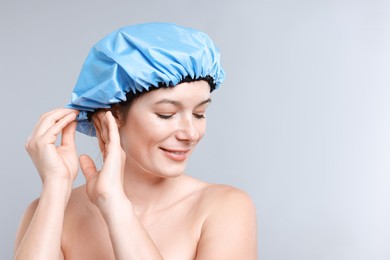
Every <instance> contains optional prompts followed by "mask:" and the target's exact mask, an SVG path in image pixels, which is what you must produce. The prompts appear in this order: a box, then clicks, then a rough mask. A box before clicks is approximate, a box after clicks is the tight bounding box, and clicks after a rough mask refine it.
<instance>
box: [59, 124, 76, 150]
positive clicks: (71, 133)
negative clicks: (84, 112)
mask: <svg viewBox="0 0 390 260" xmlns="http://www.w3.org/2000/svg"><path fill="white" fill-rule="evenodd" d="M76 127H77V122H76V121H73V122H70V123H69V124H68V125H67V126H65V128H64V129H63V130H62V141H61V145H63V146H70V147H75V143H74V140H75V135H76Z"/></svg>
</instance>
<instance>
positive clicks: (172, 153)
mask: <svg viewBox="0 0 390 260" xmlns="http://www.w3.org/2000/svg"><path fill="white" fill-rule="evenodd" d="M160 149H161V150H162V151H163V152H164V154H165V155H166V156H167V157H168V158H169V159H172V160H174V161H184V160H186V159H187V157H188V154H189V151H190V150H170V149H165V148H162V147H160Z"/></svg>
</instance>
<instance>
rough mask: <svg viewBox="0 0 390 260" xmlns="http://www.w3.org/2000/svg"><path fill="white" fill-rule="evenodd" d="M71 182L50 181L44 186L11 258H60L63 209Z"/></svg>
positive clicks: (40, 259)
mask: <svg viewBox="0 0 390 260" xmlns="http://www.w3.org/2000/svg"><path fill="white" fill-rule="evenodd" d="M71 189H72V186H71V183H67V182H59V181H55V182H54V181H53V182H50V183H46V184H44V185H43V189H42V193H41V196H40V199H39V203H38V206H37V208H36V210H35V213H34V215H33V217H32V219H31V222H30V224H29V226H28V228H27V230H26V232H25V233H24V236H23V239H22V240H21V242H20V244H19V246H18V249H17V251H16V253H15V257H14V259H29V260H30V259H39V260H43V259H51V260H52V259H59V258H60V256H61V254H62V253H61V234H62V226H63V220H64V211H65V208H66V205H67V203H68V199H69V195H70V192H71Z"/></svg>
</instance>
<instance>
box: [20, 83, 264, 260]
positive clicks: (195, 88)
mask: <svg viewBox="0 0 390 260" xmlns="http://www.w3.org/2000/svg"><path fill="white" fill-rule="evenodd" d="M209 103H210V89H209V86H208V83H207V82H205V81H195V82H191V83H182V84H179V85H177V86H175V87H174V88H167V89H158V90H154V91H152V92H149V93H147V94H145V95H143V96H141V97H140V98H138V99H136V100H135V101H134V103H133V104H132V106H131V107H130V110H129V112H128V114H127V117H126V118H125V116H124V115H119V116H118V118H114V117H113V115H112V114H111V112H109V111H104V112H99V113H97V114H96V115H95V116H94V124H95V128H96V130H97V137H98V142H99V147H100V150H101V152H102V154H103V166H102V168H101V169H100V170H97V169H96V167H95V164H94V162H93V160H92V159H91V158H90V157H89V156H87V155H81V156H80V158H79V159H78V158H77V157H78V156H77V153H76V148H75V143H74V139H75V128H76V122H75V118H76V116H77V113H78V112H77V111H75V110H71V109H57V110H54V111H52V112H49V113H47V114H45V115H43V116H42V117H41V119H40V121H39V122H38V124H37V126H36V127H35V129H34V131H33V133H32V135H31V137H30V138H29V140H28V141H27V144H26V150H27V151H28V153H29V155H30V157H31V158H32V160H33V162H34V164H35V166H36V168H37V170H38V172H39V175H40V177H41V179H42V183H43V186H42V193H41V196H40V198H39V199H37V200H35V201H33V202H32V203H31V205H30V206H29V207H28V209H27V210H26V213H25V215H24V217H23V219H22V222H21V225H20V227H19V230H18V233H17V238H16V243H15V259H39V260H42V259H94V260H95V259H105V260H106V259H148V260H151V259H179V260H184V259H207V260H210V259H249V260H250V259H257V248H256V245H257V241H256V216H255V208H254V206H253V203H252V202H251V200H250V198H249V197H248V196H247V194H245V193H244V192H242V191H240V190H238V189H236V188H233V187H230V186H225V185H215V184H209V183H206V182H202V181H199V180H196V179H194V178H192V177H190V176H188V175H185V174H184V171H185V167H186V164H187V161H188V158H189V157H190V155H191V152H192V151H193V149H194V148H195V146H196V144H197V143H198V142H199V141H200V140H201V139H202V137H203V135H204V133H205V128H206V120H205V112H206V109H207V106H208V104H209ZM59 134H62V141H61V144H60V145H58V146H56V145H55V141H56V139H57V136H58V135H59ZM79 165H80V167H81V169H82V172H83V174H84V176H85V179H86V185H83V186H80V187H78V188H75V189H73V190H72V184H73V181H74V179H75V177H76V175H77V170H78V166H79Z"/></svg>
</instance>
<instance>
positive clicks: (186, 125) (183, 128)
mask: <svg viewBox="0 0 390 260" xmlns="http://www.w3.org/2000/svg"><path fill="white" fill-rule="evenodd" d="M176 138H177V139H178V140H181V141H188V142H197V141H198V139H199V131H198V129H197V128H196V126H195V124H194V122H193V121H192V120H191V119H190V118H185V119H183V120H181V122H180V127H179V130H178V131H177V132H176Z"/></svg>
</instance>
